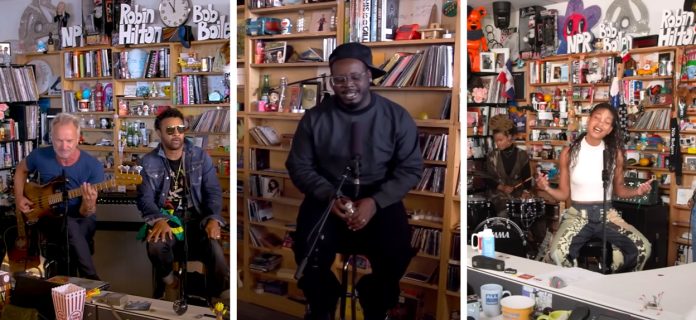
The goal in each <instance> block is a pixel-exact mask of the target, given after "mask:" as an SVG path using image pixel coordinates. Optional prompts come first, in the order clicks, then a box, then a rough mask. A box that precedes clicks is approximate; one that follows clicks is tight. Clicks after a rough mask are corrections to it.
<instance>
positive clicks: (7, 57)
mask: <svg viewBox="0 0 696 320" xmlns="http://www.w3.org/2000/svg"><path fill="white" fill-rule="evenodd" d="M0 52H1V53H2V54H0V58H2V59H0V63H4V64H10V63H12V48H11V47H10V43H9V42H0Z"/></svg>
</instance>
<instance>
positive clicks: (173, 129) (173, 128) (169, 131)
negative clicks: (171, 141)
mask: <svg viewBox="0 0 696 320" xmlns="http://www.w3.org/2000/svg"><path fill="white" fill-rule="evenodd" d="M186 129H187V128H186V126H185V125H183V124H180V125H178V126H168V127H167V128H165V132H167V134H168V135H170V136H171V135H174V133H175V132H179V133H184V132H186Z"/></svg>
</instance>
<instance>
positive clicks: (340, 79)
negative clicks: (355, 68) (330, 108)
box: [329, 71, 367, 86]
mask: <svg viewBox="0 0 696 320" xmlns="http://www.w3.org/2000/svg"><path fill="white" fill-rule="evenodd" d="M365 75H367V72H366V71H364V72H361V73H351V74H349V75H345V76H331V77H329V80H330V81H331V85H334V86H345V85H347V84H348V81H351V82H353V83H357V82H360V80H362V79H363V78H364V77H365Z"/></svg>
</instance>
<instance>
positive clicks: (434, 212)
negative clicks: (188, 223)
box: [237, 1, 462, 319]
mask: <svg viewBox="0 0 696 320" xmlns="http://www.w3.org/2000/svg"><path fill="white" fill-rule="evenodd" d="M401 2H402V3H406V1H401ZM409 4H410V3H409ZM333 9H335V10H336V19H337V26H338V27H337V28H336V30H331V29H329V30H328V31H327V30H323V31H312V30H309V31H307V32H303V33H291V34H287V35H284V34H278V35H255V36H245V37H244V42H243V45H244V56H243V57H240V60H238V63H237V68H238V74H240V76H239V79H240V81H239V83H240V84H241V85H240V86H238V88H237V90H238V93H239V94H241V95H240V97H239V101H242V102H243V109H242V108H241V106H240V109H238V112H237V125H238V128H237V130H238V133H239V137H241V138H240V140H239V141H238V146H237V152H238V154H242V156H240V158H238V166H237V172H238V181H237V184H238V186H241V187H238V194H237V199H238V203H239V207H240V208H239V209H238V217H240V222H239V223H238V230H241V232H240V241H241V242H242V243H243V244H242V246H241V247H240V248H239V249H240V256H241V258H240V259H238V260H237V261H238V269H239V270H240V273H241V275H240V278H241V280H242V285H241V287H240V288H239V290H238V297H239V299H241V300H244V301H249V302H253V303H256V304H260V305H263V306H265V307H269V308H272V309H275V310H279V311H281V312H285V313H288V314H292V315H295V316H298V317H301V316H303V315H304V312H305V305H304V304H303V303H301V302H298V299H297V298H298V297H302V296H303V295H302V291H301V290H300V289H299V288H297V284H296V282H295V281H293V280H291V279H287V278H286V277H278V276H275V275H274V274H273V273H272V272H271V273H259V272H258V271H254V270H252V269H251V268H250V266H249V264H250V262H251V261H252V260H253V258H254V257H256V256H258V255H260V254H261V253H269V252H270V253H273V254H276V255H279V256H281V257H282V261H281V262H280V264H279V268H281V269H289V270H292V271H293V272H294V270H295V269H296V265H295V263H294V256H293V253H292V250H290V249H289V248H287V247H284V246H275V247H270V248H268V247H264V246H255V245H254V243H253V242H255V241H256V239H252V237H251V236H250V229H251V228H253V229H256V230H261V231H262V232H263V233H265V234H267V235H269V236H270V237H276V238H280V239H285V238H286V235H287V234H288V233H289V232H292V231H293V230H294V222H295V220H296V215H297V209H298V206H299V204H300V203H301V201H302V199H303V195H302V193H300V192H299V190H297V188H295V187H294V186H293V185H292V182H291V181H290V179H289V176H288V174H287V171H286V169H285V160H286V158H287V156H288V152H289V150H290V140H291V136H292V134H294V132H295V130H296V128H297V123H298V121H299V120H300V119H301V117H302V113H291V112H267V111H263V110H259V109H258V106H257V104H256V102H257V101H258V100H259V98H260V97H259V94H258V93H257V90H258V89H259V88H260V87H261V85H260V82H261V79H262V78H263V75H266V74H268V75H269V76H270V86H271V87H278V85H279V83H280V78H281V77H283V76H284V77H287V79H288V82H293V81H296V80H299V79H307V78H311V77H316V76H319V75H322V74H329V73H330V70H329V68H328V63H327V62H321V61H320V62H296V61H284V62H283V63H277V62H270V61H263V60H260V61H259V60H256V47H257V46H256V45H257V44H258V43H259V42H260V41H263V43H264V44H266V45H267V44H268V43H272V42H277V41H284V42H285V43H286V46H292V47H293V49H294V51H295V52H297V53H302V52H304V51H305V50H307V49H309V48H324V46H325V41H326V40H325V39H332V38H335V39H336V40H335V44H336V45H338V44H341V43H344V42H346V39H347V38H348V36H349V35H348V31H347V29H344V27H343V26H345V27H346V28H347V23H348V20H349V12H350V11H349V10H350V4H349V3H345V4H344V3H343V2H337V1H326V2H319V3H311V4H298V5H286V6H282V7H273V8H249V7H248V6H245V7H238V8H237V13H238V15H237V16H238V19H240V18H244V19H248V18H258V17H274V18H280V19H282V18H289V19H290V20H291V21H293V24H294V23H295V21H296V19H297V15H298V12H299V10H303V11H304V17H305V19H306V20H310V19H311V17H312V16H313V15H315V14H317V13H320V12H331V11H332V10H333ZM447 19H449V20H447ZM456 19H459V20H457V21H455V20H456ZM461 19H462V18H461V17H459V18H446V17H444V20H443V24H448V25H450V26H453V27H452V29H453V30H454V29H455V27H454V26H455V25H460V24H461V23H462V20H461ZM308 23H309V22H307V23H306V24H308ZM460 43H461V41H459V40H455V39H453V38H451V39H424V40H406V41H392V42H366V43H365V44H366V45H367V46H370V47H371V48H372V54H373V64H374V65H377V66H379V65H381V64H386V63H387V62H388V61H389V59H390V58H392V57H393V56H394V55H395V54H397V53H401V52H409V53H412V54H415V53H417V52H419V51H421V52H425V51H426V50H428V49H429V48H435V47H442V48H443V49H441V50H443V51H442V52H443V55H445V53H446V50H450V52H454V54H453V55H452V57H453V58H452V60H450V62H451V63H452V65H453V68H452V69H451V70H449V71H450V72H452V74H453V77H451V79H452V82H451V83H449V84H447V85H432V84H431V85H430V86H426V85H422V84H421V85H413V84H407V85H404V86H402V87H397V86H386V87H382V86H376V85H375V86H372V87H371V89H372V90H373V91H374V92H376V93H378V94H380V95H382V96H384V97H386V98H388V99H390V100H392V101H395V102H397V103H399V104H400V105H402V106H403V107H404V108H406V109H407V110H408V112H409V114H410V115H411V116H412V117H413V119H414V120H416V124H417V126H418V129H419V132H421V133H423V136H424V137H426V136H427V135H432V136H444V135H446V136H447V137H448V138H447V140H446V144H445V145H446V147H441V148H442V149H440V150H439V152H440V157H434V158H432V159H431V160H427V161H425V167H430V168H434V167H438V168H441V169H440V170H442V171H443V172H445V171H446V173H447V174H445V175H443V177H444V179H443V180H444V181H443V184H442V188H441V189H439V190H436V191H434V192H433V191H430V190H427V189H426V190H412V191H411V192H409V193H408V194H407V196H406V198H405V199H404V202H405V205H406V207H407V210H408V211H409V212H411V213H413V214H417V213H418V212H426V211H430V213H431V214H430V216H431V220H422V219H410V220H409V221H410V222H409V223H410V224H411V225H412V227H413V228H414V229H416V228H422V229H429V230H434V231H431V232H437V233H439V234H440V236H441V245H440V248H439V254H438V255H435V254H425V253H420V254H418V255H417V256H416V257H415V258H414V259H413V261H412V265H414V264H416V265H417V264H419V263H421V262H423V261H425V262H426V263H434V265H435V266H436V270H437V271H436V274H434V275H433V277H432V278H433V279H437V280H433V281H431V282H429V283H423V282H418V281H413V280H407V279H404V280H402V282H401V287H402V289H403V290H404V292H409V293H410V292H413V291H416V292H418V293H420V299H421V301H420V302H422V303H423V308H422V311H421V313H420V314H419V316H421V315H423V314H424V313H425V314H430V315H432V316H433V317H435V318H436V319H449V315H450V314H451V312H453V311H459V309H460V305H459V295H458V290H459V286H458V285H456V286H451V288H449V289H451V290H448V285H447V280H448V277H449V276H450V274H449V273H448V270H449V271H450V273H454V272H455V271H454V270H455V269H456V268H452V267H451V266H458V259H457V260H454V259H451V256H450V252H451V250H453V248H454V247H458V246H455V244H453V243H452V241H454V239H458V238H457V237H456V236H455V235H456V234H458V225H459V223H460V217H459V212H460V209H461V208H460V200H459V198H460V196H459V195H458V194H456V193H455V192H456V189H457V188H456V185H455V184H456V183H457V181H458V174H457V173H458V172H459V170H460V165H459V160H460V156H459V154H460V150H459V142H460V141H459V135H460V133H461V129H460V124H459V121H458V119H459V109H458V105H459V90H458V87H459V80H458V78H459V74H460V66H459V60H458V54H457V52H460V50H461V47H460ZM329 46H331V45H330V44H329ZM447 48H451V49H447ZM324 52H325V53H328V52H326V51H324ZM327 56H328V55H327ZM264 62H270V63H264ZM442 63H444V64H446V63H447V62H445V61H442ZM447 99H450V101H451V108H450V110H449V112H445V116H444V117H443V109H442V106H443V104H445V101H446V100H447ZM262 126H265V127H270V128H273V130H274V131H275V135H276V136H277V137H278V138H279V140H280V143H279V144H273V145H265V144H264V143H261V142H259V141H258V139H257V138H255V137H254V136H253V135H252V132H251V131H252V129H253V128H256V127H262ZM442 141H443V142H441V146H442V143H444V141H445V140H444V139H443V140H442ZM424 142H425V141H424ZM259 159H262V160H261V161H260V160H259ZM259 165H262V167H259ZM271 179H274V180H277V181H278V182H279V183H281V184H282V185H283V190H282V194H281V195H280V196H278V197H271V196H269V195H264V194H263V192H259V191H257V190H252V188H251V186H253V185H255V181H269V180H271ZM250 201H251V203H253V205H250V204H249V203H250ZM268 207H270V208H272V209H271V210H272V214H273V219H271V220H268V221H263V222H259V221H255V220H256V218H254V219H251V218H250V213H259V212H261V211H263V210H264V209H265V208H268ZM250 210H251V211H253V212H250ZM254 216H255V217H256V216H257V215H256V214H254ZM433 219H435V221H432V220H433ZM338 265H339V263H338V261H337V263H336V264H335V266H338ZM410 267H411V266H410ZM450 269H451V270H450ZM458 270H459V269H456V273H457V274H458V272H459V271H458ZM335 272H336V274H337V275H338V274H339V268H338V267H337V268H335ZM269 278H270V279H273V280H279V281H280V282H282V283H284V284H283V286H287V290H286V292H285V294H283V295H276V294H269V293H268V292H265V293H263V294H259V293H256V292H255V289H256V288H257V285H258V284H259V281H262V280H267V279H269ZM455 287H456V288H455Z"/></svg>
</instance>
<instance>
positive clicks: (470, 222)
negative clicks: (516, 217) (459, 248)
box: [466, 196, 493, 244]
mask: <svg viewBox="0 0 696 320" xmlns="http://www.w3.org/2000/svg"><path fill="white" fill-rule="evenodd" d="M492 216H493V204H492V203H491V202H490V201H489V200H488V199H486V198H484V197H481V196H469V197H467V201H466V232H467V244H469V241H470V240H469V236H470V235H471V234H472V231H474V228H475V227H476V226H478V224H479V223H481V222H483V221H484V220H486V219H488V218H490V217H492Z"/></svg>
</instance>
